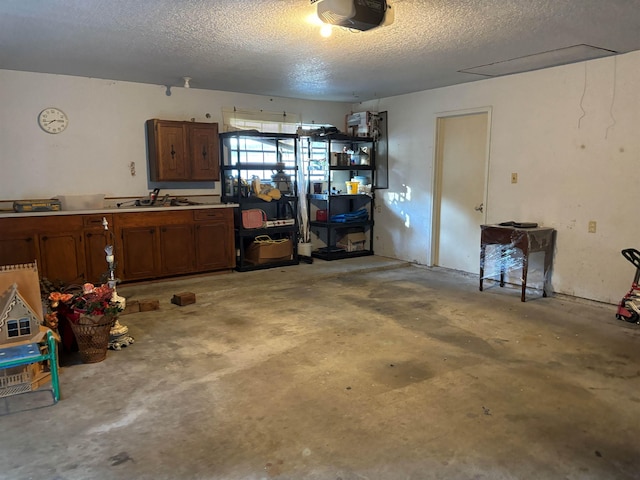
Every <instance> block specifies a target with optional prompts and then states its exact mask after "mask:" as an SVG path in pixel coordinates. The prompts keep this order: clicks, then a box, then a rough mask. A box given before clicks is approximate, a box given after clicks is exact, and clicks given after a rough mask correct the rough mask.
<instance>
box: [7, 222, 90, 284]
mask: <svg viewBox="0 0 640 480" xmlns="http://www.w3.org/2000/svg"><path fill="white" fill-rule="evenodd" d="M83 245H84V242H83V236H82V220H81V219H80V218H79V217H77V218H70V217H57V218H53V217H46V218H42V217H22V218H2V219H0V265H16V264H21V263H31V262H33V261H36V262H37V263H38V272H39V274H40V276H41V277H46V278H48V279H49V280H51V281H56V280H59V281H62V282H66V283H82V282H84V281H85V258H84V248H83Z"/></svg>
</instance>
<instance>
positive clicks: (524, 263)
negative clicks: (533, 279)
mask: <svg viewBox="0 0 640 480" xmlns="http://www.w3.org/2000/svg"><path fill="white" fill-rule="evenodd" d="M528 271H529V252H526V251H523V252H522V295H521V296H520V301H522V302H524V301H525V294H526V292H527V273H528Z"/></svg>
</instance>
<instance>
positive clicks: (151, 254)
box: [0, 208, 235, 284]
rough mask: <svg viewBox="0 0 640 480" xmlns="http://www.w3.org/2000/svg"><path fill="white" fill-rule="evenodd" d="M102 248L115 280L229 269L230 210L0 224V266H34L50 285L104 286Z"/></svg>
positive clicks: (232, 253) (21, 219) (36, 219)
mask: <svg viewBox="0 0 640 480" xmlns="http://www.w3.org/2000/svg"><path fill="white" fill-rule="evenodd" d="M103 218H104V219H106V220H107V222H108V225H109V230H104V227H103V225H102V222H103ZM107 244H111V245H113V246H114V253H115V257H116V274H117V276H118V278H119V279H120V280H122V281H136V280H150V279H154V278H163V277H170V276H173V275H181V274H189V273H202V272H210V271H216V270H230V269H232V268H234V267H235V244H234V237H233V209H232V208H208V209H205V208H203V209H193V210H173V211H161V212H148V211H144V210H141V211H139V212H131V213H124V212H123V213H115V214H105V215H103V214H92V215H81V214H78V215H64V216H62V215H51V216H37V217H36V216H34V217H18V218H0V265H16V264H23V263H31V262H33V261H36V262H37V264H38V272H39V274H40V276H41V277H46V278H47V279H49V280H51V281H58V280H59V281H62V282H65V283H74V284H77V283H79V284H81V283H84V282H91V283H103V281H104V279H105V274H106V272H107V263H106V253H105V250H104V248H105V246H106V245H107Z"/></svg>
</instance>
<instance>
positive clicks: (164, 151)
mask: <svg viewBox="0 0 640 480" xmlns="http://www.w3.org/2000/svg"><path fill="white" fill-rule="evenodd" d="M146 126H147V146H148V150H149V173H150V178H151V180H152V181H154V182H189V181H196V182H200V181H217V180H219V179H220V163H219V156H220V148H219V141H218V124H217V123H199V122H178V121H172V120H159V119H152V120H148V121H147V124H146Z"/></svg>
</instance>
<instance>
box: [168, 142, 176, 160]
mask: <svg viewBox="0 0 640 480" xmlns="http://www.w3.org/2000/svg"><path fill="white" fill-rule="evenodd" d="M169 153H171V160H175V158H176V151H175V149H174V148H173V144H171V152H169Z"/></svg>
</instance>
